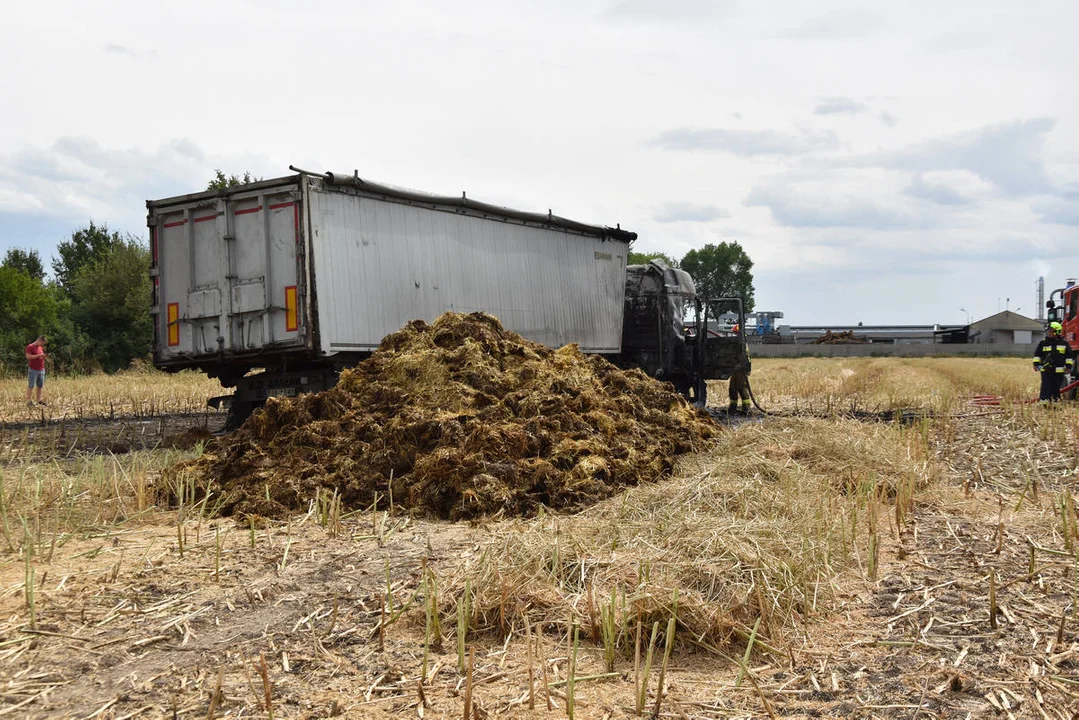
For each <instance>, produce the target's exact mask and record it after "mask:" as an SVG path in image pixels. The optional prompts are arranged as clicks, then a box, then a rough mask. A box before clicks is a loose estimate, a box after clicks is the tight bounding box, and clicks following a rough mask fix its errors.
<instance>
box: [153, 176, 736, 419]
mask: <svg viewBox="0 0 1079 720" xmlns="http://www.w3.org/2000/svg"><path fill="white" fill-rule="evenodd" d="M290 169H291V170H292V171H293V172H294V174H293V175H289V176H286V177H280V178H275V179H272V180H264V181H259V182H255V183H249V184H245V185H240V186H236V187H231V188H226V189H223V190H211V191H206V192H199V193H194V194H190V195H183V196H178V197H172V198H166V199H163V200H150V201H147V203H146V206H147V210H148V218H147V224H148V226H149V228H150V239H151V252H152V267H151V271H150V273H151V276H152V278H153V290H154V292H153V308H152V312H153V317H154V365H155V366H156V367H158V368H160V369H163V370H166V371H178V370H185V369H197V370H201V371H203V372H205V373H207V374H208V375H209V376H210V377H215V378H218V379H219V380H220V381H221V384H222V386H224V387H227V388H235V392H234V393H233V394H232V395H231V396H228V402H229V407H230V412H229V419H228V425H229V426H236V425H238V424H239V423H240V422H242V421H243V419H244V418H246V417H247V415H248V414H250V412H251V411H252V410H253V409H254V408H255V407H257V406H259V405H261V404H262V403H264V402H265V401H266V399H267V398H268V397H272V396H288V395H296V394H298V393H301V392H311V391H319V390H324V389H326V388H329V387H331V386H332V385H333V384H334V383H335V382H336V380H337V376H338V374H339V373H340V371H341V370H342V369H344V368H346V367H350V366H352V365H355V364H356V363H358V362H360V361H362V360H363V359H365V358H367V357H368V356H370V354H371V353H372V352H373V351H374V350H375V349H377V348H378V346H379V344H380V343H381V342H382V339H383V338H384V337H385V336H386V335H388V334H390V333H392V332H395V331H396V330H398V329H400V328H401V327H402V326H404V325H405V324H406V323H408V322H409V321H412V320H417V319H420V320H426V321H432V320H434V319H435V318H436V317H438V316H439V315H441V314H442V313H444V312H447V311H454V312H461V313H468V312H473V311H483V312H487V313H490V314H492V315H494V316H496V317H498V318H499V319H500V320H501V321H502V323H503V325H504V326H505V327H506V328H508V329H510V330H513V331H514V332H517V333H519V334H521V335H522V336H524V337H525V338H528V339H529V340H533V341H535V342H538V343H542V344H544V345H547V346H550V347H560V346H562V345H566V344H569V343H577V344H578V345H579V346H580V348H581V350H582V351H583V352H587V353H598V354H601V355H604V356H606V357H608V358H610V359H611V360H612V361H614V362H616V364H619V365H621V366H623V367H641V368H643V369H645V370H646V371H647V372H648V373H649V374H650V375H653V376H655V377H658V378H663V379H669V380H671V381H672V382H674V383H675V384H676V385H677V386H678V387H679V388H680V389H682V390H683V391H684V392H687V393H688V394H690V395H691V396H693V397H695V399H697V400H698V401H701V402H703V400H704V389H705V384H704V379H705V378H706V377H708V378H711V377H727V375H725V374H723V370H722V368H717V367H715V366H713V367H711V368H710V369H709V368H706V367H705V366H704V363H705V361H706V360H707V358H708V357H709V349H708V348H706V347H705V345H704V344H703V342H702V341H700V340H699V339H698V338H700V337H702V336H701V335H698V333H696V332H695V331H694V330H692V329H690V328H689V327H688V325H687V319H689V318H691V317H693V313H694V312H697V313H699V312H701V308H702V307H704V306H703V305H702V304H701V303H700V302H699V301H698V300H697V299H696V296H695V293H694V292H693V284H692V279H690V278H689V276H688V275H686V274H685V273H684V272H683V271H680V270H673V269H670V268H666V266H662V264H659V265H656V264H652V265H650V266H644V267H643V268H638V269H637V270H635V271H634V272H631V273H629V274H628V276H627V266H626V258H627V254H628V250H629V245H630V243H631V242H632V241H633V240H634V239H636V237H637V236H636V234H635V233H632V232H628V231H625V230H622V229H621V228H620V227H617V226H616V227H606V226H600V225H589V224H585V223H580V222H575V221H572V220H567V219H565V218H561V217H558V216H556V215H554V214H552V213H551V212H548V213H546V214H543V213H530V212H521V211H517V210H510V209H507V208H503V207H497V206H494V205H489V204H487V203H482V202H477V201H475V200H472V199H470V198H468V197H466V195H465V194H463V193H462V195H461V196H460V197H444V196H436V195H430V194H427V193H422V192H416V191H412V190H405V189H402V188H397V187H392V186H389V185H383V184H379V183H374V182H370V181H367V180H364V179H362V178H360V177H359V176H358V174H357V173H355V172H353V173H346V174H338V173H332V172H327V173H315V172H307V171H302V170H299V169H298V168H295V167H290ZM635 277H636V278H638V280H639V281H635V280H634V278H635ZM642 278H651V279H650V280H648V279H642ZM627 288H628V289H629V290H628V292H629V294H628V295H627ZM703 312H705V317H707V310H704V311H703ZM627 313H630V314H631V315H630V319H631V322H630V323H629V325H628V326H626V325H625V322H624V318H625V317H626V315H627ZM658 324H662V327H659V325H658ZM689 324H692V323H691V322H690V323H689ZM646 325H647V327H645V326H646ZM705 325H707V322H706V321H705ZM627 327H628V331H627V332H624V329H626V328H627ZM707 335H708V334H707V333H705V334H704V336H703V337H706V336H707ZM624 347H625V352H623V348H624ZM712 350H713V351H714V350H715V348H712ZM711 354H712V355H713V356H714V355H715V353H714V352H712V353H711ZM713 365H714V363H713ZM727 374H729V371H728V373H727ZM216 400H221V401H224V398H221V399H216Z"/></svg>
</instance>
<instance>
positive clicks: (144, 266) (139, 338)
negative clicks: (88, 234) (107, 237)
mask: <svg viewBox="0 0 1079 720" xmlns="http://www.w3.org/2000/svg"><path fill="white" fill-rule="evenodd" d="M149 269H150V251H149V249H148V248H147V247H146V246H145V245H144V244H142V243H141V242H140V241H139V240H137V239H136V238H132V237H128V238H126V239H124V240H122V241H121V242H120V244H119V245H116V246H114V247H113V248H112V249H110V250H109V251H108V252H107V253H106V254H105V255H103V256H102V257H100V258H98V259H96V260H93V261H92V262H90V263H87V264H86V265H83V266H82V267H81V268H79V271H78V273H77V274H76V275H75V278H74V280H73V282H72V290H73V292H72V297H73V304H72V308H71V314H72V318H73V320H74V321H75V325H76V327H77V329H78V330H79V331H80V332H81V333H82V334H83V335H85V337H86V338H88V345H89V348H88V349H89V355H90V357H91V358H92V359H93V360H95V361H96V362H97V363H98V364H100V366H101V367H102V368H103V369H104V370H105V371H106V372H113V371H116V370H120V369H123V368H125V367H127V366H128V365H129V364H130V363H131V361H132V360H133V359H134V358H137V357H145V356H146V355H148V354H149V353H150V348H151V344H152V342H153V335H154V331H153V324H152V321H151V318H150V293H151V285H150V277H149V274H148V273H149Z"/></svg>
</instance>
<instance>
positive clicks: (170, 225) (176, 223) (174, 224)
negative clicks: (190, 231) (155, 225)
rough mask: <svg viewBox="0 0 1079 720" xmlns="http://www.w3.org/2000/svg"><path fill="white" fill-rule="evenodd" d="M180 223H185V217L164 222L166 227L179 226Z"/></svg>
mask: <svg viewBox="0 0 1079 720" xmlns="http://www.w3.org/2000/svg"><path fill="white" fill-rule="evenodd" d="M181 225H187V218H184V219H183V220H177V221H176V222H170V223H165V227H167V228H174V227H180V226H181Z"/></svg>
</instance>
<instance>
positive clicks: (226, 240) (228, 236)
mask: <svg viewBox="0 0 1079 720" xmlns="http://www.w3.org/2000/svg"><path fill="white" fill-rule="evenodd" d="M221 239H222V240H224V241H225V242H229V241H231V240H235V239H236V236H235V235H227V234H226V235H222V236H221Z"/></svg>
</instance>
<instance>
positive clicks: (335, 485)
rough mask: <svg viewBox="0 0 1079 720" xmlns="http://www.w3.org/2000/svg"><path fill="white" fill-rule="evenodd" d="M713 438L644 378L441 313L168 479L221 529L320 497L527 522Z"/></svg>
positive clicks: (482, 320) (486, 321) (660, 471)
mask: <svg viewBox="0 0 1079 720" xmlns="http://www.w3.org/2000/svg"><path fill="white" fill-rule="evenodd" d="M718 431H719V429H718V426H717V425H716V424H714V423H713V421H712V420H711V419H710V418H709V417H708V416H707V414H705V413H703V412H700V411H698V410H696V409H694V408H693V407H692V406H690V405H689V404H687V403H686V401H685V400H684V399H683V398H682V397H681V396H680V395H678V394H677V393H676V392H675V391H674V389H673V387H672V386H671V385H669V384H667V383H662V382H659V381H657V380H654V379H652V378H650V377H648V376H647V375H645V374H644V373H642V372H640V371H637V370H631V371H628V372H626V371H622V370H619V369H618V368H616V367H615V366H613V365H611V364H610V363H609V362H608V361H607V360H605V359H603V358H601V357H597V356H589V355H585V354H583V353H581V352H580V350H579V349H578V348H577V346H576V345H568V346H566V347H563V348H561V349H559V350H552V349H550V348H547V347H545V346H543V345H539V344H537V343H533V342H530V341H528V340H525V339H524V338H522V337H521V336H519V335H517V334H516V333H513V332H509V331H507V330H505V329H503V327H502V325H501V323H499V321H498V320H497V319H496V318H494V317H492V316H490V315H486V314H484V313H472V314H469V315H462V314H456V313H447V314H445V315H442V316H441V317H439V318H438V319H437V320H436V321H435V322H434V323H433V324H430V325H428V324H427V323H424V322H422V321H415V322H412V323H409V324H408V325H406V326H405V327H404V328H403V329H402V330H400V331H398V332H396V333H393V334H392V335H389V336H387V337H386V338H385V339H384V340H383V342H382V344H381V346H380V347H379V349H378V351H376V352H375V353H374V354H373V355H372V356H371V357H370V358H369V359H367V360H365V361H364V362H362V363H361V364H359V365H357V366H356V367H354V368H352V369H350V370H346V371H344V372H343V373H342V374H341V377H340V380H339V382H338V384H337V385H336V386H335V387H334V388H332V389H330V390H327V391H325V392H321V393H317V394H308V395H301V396H298V397H295V398H286V399H271V400H270V401H269V402H267V404H266V406H265V407H264V408H262V409H261V410H258V411H256V412H255V413H254V414H253V415H252V416H251V417H250V418H248V420H247V422H246V423H244V425H243V426H242V427H240V428H239V429H238V430H237V431H235V432H234V433H232V434H230V435H227V436H225V437H223V438H220V439H219V440H217V441H215V442H213V443H211V444H210V446H209V447H208V448H207V450H206V452H205V453H204V454H203V455H202V456H201V457H200V458H198V459H196V460H193V461H191V462H189V463H187V464H185V465H183V466H180V467H177V468H174V469H173V470H172V472H171V473H170V474H175V473H181V474H183V475H184V476H185V478H186V480H187V482H189V483H192V484H194V485H197V487H199V488H200V489H201V493H205V492H207V491H209V492H212V493H213V495H214V496H215V497H214V498H213V499H211V501H210V502H211V504H217V505H218V507H219V509H220V510H221V511H222V512H224V513H225V514H236V513H240V514H250V515H260V516H265V517H283V516H286V515H288V514H291V513H294V512H297V511H304V510H306V509H307V508H308V507H309V503H310V501H311V499H312V498H314V497H315V496H316V493H319V492H321V493H323V496H324V497H325V494H326V493H336V494H337V496H338V497H339V498H340V500H341V504H342V507H343V508H344V509H345V510H352V509H361V508H369V507H370V506H372V505H373V504H374V503H376V500H377V502H378V507H380V508H385V507H387V505H388V504H389V501H390V497H391V494H392V499H393V503H394V505H395V507H404V508H409V509H413V510H415V511H417V512H419V513H421V514H426V515H429V516H434V517H439V518H448V519H464V518H480V517H488V516H492V515H495V514H497V513H500V512H502V513H505V514H506V515H523V516H527V515H533V514H535V513H536V512H538V511H539V510H540V508H541V507H546V508H550V509H555V510H574V509H577V508H581V507H584V506H587V505H590V504H592V503H595V502H596V501H598V500H601V499H603V498H605V497H609V496H611V495H613V494H615V493H617V492H619V491H620V490H621V489H622V488H624V487H626V486H631V485H637V484H639V483H641V482H646V481H650V480H655V479H658V478H659V477H660V476H662V475H664V474H665V473H668V472H669V471H670V470H671V468H672V466H673V463H674V458H675V456H677V455H679V454H681V453H685V452H689V451H693V450H697V449H700V448H702V447H703V446H704V445H705V444H706V442H707V441H708V440H709V439H710V438H712V437H714V436H715V435H716V433H717V432H718ZM174 479H175V478H174ZM173 484H174V483H173ZM391 484H392V488H391ZM201 493H200V494H201Z"/></svg>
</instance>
